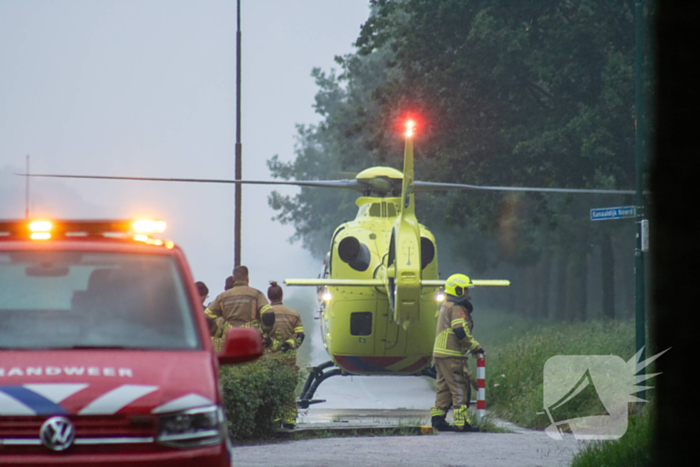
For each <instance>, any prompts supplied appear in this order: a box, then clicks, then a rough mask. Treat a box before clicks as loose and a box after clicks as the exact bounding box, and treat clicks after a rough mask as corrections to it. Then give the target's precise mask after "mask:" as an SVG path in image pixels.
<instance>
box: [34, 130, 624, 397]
mask: <svg viewBox="0 0 700 467" xmlns="http://www.w3.org/2000/svg"><path fill="white" fill-rule="evenodd" d="M415 130H416V128H415V123H414V122H413V121H411V120H409V121H408V122H407V123H406V133H405V138H406V143H405V150H404V162H403V173H402V172H400V171H398V170H396V169H393V168H390V167H372V168H369V169H366V170H364V171H362V172H360V173H359V174H358V175H357V176H356V177H355V179H354V180H318V181H312V180H309V181H270V180H216V179H191V178H159V177H113V176H96V175H57V174H31V175H28V174H21V175H26V176H32V177H56V178H86V179H103V180H141V181H170V182H196V183H240V184H257V185H294V186H308V187H324V188H344V189H352V190H355V191H358V192H360V193H361V194H362V196H361V197H360V198H358V199H357V201H356V204H357V206H358V212H357V217H356V218H355V220H354V221H351V222H346V223H344V224H343V225H341V226H339V227H338V228H337V229H336V230H335V232H334V233H333V237H332V238H331V242H330V251H329V252H328V254H327V256H326V259H325V260H324V264H323V270H322V272H321V274H320V275H319V278H318V279H286V280H285V284H286V285H288V286H315V287H317V292H318V294H319V306H318V309H317V311H318V313H319V315H320V322H321V333H322V338H323V344H324V346H325V348H326V350H327V352H328V354H329V355H330V357H331V359H332V360H331V361H329V362H326V363H323V364H322V365H319V366H317V367H314V368H312V369H311V373H310V374H309V377H308V379H307V381H306V384H305V386H304V389H303V391H302V393H301V396H300V399H299V405H300V406H301V407H308V406H309V404H312V403H315V402H323V401H318V400H313V395H314V393H315V391H316V389H317V388H318V386H319V385H320V384H321V383H322V382H323V381H324V380H325V379H327V378H329V377H331V376H335V375H422V374H423V375H428V376H434V373H432V372H431V371H430V369H429V366H430V362H431V357H432V351H433V344H434V340H435V326H436V318H437V308H438V302H439V301H440V300H441V298H440V295H441V294H440V293H439V287H441V286H442V285H444V282H445V281H444V280H440V279H439V278H438V263H437V247H436V244H435V237H434V236H433V234H432V233H431V232H430V231H429V230H428V229H427V228H425V227H424V226H423V225H421V224H420V223H419V222H418V219H417V218H416V214H415V202H414V196H415V193H419V192H429V191H445V190H454V189H457V190H471V189H479V190H495V191H533V192H555V193H605V194H634V191H621V190H588V189H568V188H528V187H499V186H478V185H466V184H454V183H435V182H423V181H419V180H415V179H414V172H413V136H414V133H415ZM472 282H473V283H474V284H475V285H476V286H508V285H510V282H509V281H507V280H472Z"/></svg>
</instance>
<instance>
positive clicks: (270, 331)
mask: <svg viewBox="0 0 700 467" xmlns="http://www.w3.org/2000/svg"><path fill="white" fill-rule="evenodd" d="M267 298H269V299H270V302H271V304H272V309H269V310H266V311H265V312H263V314H262V333H263V340H264V341H265V347H266V348H267V349H268V350H269V351H270V352H275V353H276V352H281V353H282V354H283V356H284V359H285V361H286V363H287V365H289V367H290V368H292V369H293V370H294V371H295V373H297V374H298V373H299V367H298V366H297V349H298V348H299V346H300V345H301V343H302V342H304V337H305V336H304V326H303V325H302V323H301V316H299V313H297V312H296V311H294V310H292V309H291V308H288V307H286V306H284V305H283V304H282V287H280V286H279V285H277V282H275V281H270V288H269V289H267ZM296 423H297V404H296V400H295V399H294V397H293V395H292V397H291V398H289V403H288V404H287V405H286V406H285V408H284V413H283V414H282V426H283V427H284V428H288V429H292V428H294V427H295V426H296Z"/></svg>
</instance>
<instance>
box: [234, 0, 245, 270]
mask: <svg viewBox="0 0 700 467" xmlns="http://www.w3.org/2000/svg"><path fill="white" fill-rule="evenodd" d="M242 153H243V147H242V145H241V0H238V14H237V29H236V180H241V179H242V178H243V173H242V170H243V169H242V164H241V157H242V155H243V154H242ZM235 190H236V192H235V193H236V195H235V208H236V217H235V221H234V230H235V233H234V245H235V246H234V260H233V266H234V267H236V266H240V265H241V184H240V183H236V188H235Z"/></svg>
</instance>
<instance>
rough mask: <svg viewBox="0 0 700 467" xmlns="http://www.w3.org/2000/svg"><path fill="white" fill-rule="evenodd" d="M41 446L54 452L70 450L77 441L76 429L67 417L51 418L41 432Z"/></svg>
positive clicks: (42, 426)
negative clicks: (74, 441)
mask: <svg viewBox="0 0 700 467" xmlns="http://www.w3.org/2000/svg"><path fill="white" fill-rule="evenodd" d="M39 438H41V444H43V445H44V446H46V447H47V448H49V449H53V450H54V451H63V450H64V449H68V448H69V447H70V446H71V444H73V440H74V439H75V428H73V424H72V423H71V421H70V420H68V419H67V418H65V417H51V418H49V419H48V420H46V421H45V422H44V424H43V425H41V430H39Z"/></svg>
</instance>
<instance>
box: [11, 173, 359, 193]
mask: <svg viewBox="0 0 700 467" xmlns="http://www.w3.org/2000/svg"><path fill="white" fill-rule="evenodd" d="M15 175H21V176H24V177H51V178H82V179H92V180H134V181H140V182H185V183H234V184H235V183H240V184H247V185H291V186H310V187H321V188H345V189H349V190H355V191H359V192H362V191H363V188H364V187H363V186H362V184H361V183H360V182H358V181H357V180H304V181H293V182H285V181H278V180H226V179H210V178H163V177H113V176H106V175H68V174H65V175H59V174H15Z"/></svg>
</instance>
